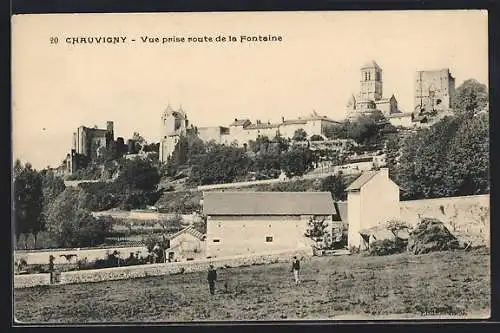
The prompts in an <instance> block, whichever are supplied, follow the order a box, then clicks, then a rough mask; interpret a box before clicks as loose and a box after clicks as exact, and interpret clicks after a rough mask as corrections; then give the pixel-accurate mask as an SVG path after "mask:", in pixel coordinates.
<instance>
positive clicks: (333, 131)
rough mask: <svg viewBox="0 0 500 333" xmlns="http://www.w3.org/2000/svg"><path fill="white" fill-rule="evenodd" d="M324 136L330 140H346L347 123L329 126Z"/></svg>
mask: <svg viewBox="0 0 500 333" xmlns="http://www.w3.org/2000/svg"><path fill="white" fill-rule="evenodd" d="M324 134H325V136H326V137H327V138H328V139H337V138H340V139H341V138H346V133H345V122H343V123H340V124H333V125H327V126H326V127H325V129H324Z"/></svg>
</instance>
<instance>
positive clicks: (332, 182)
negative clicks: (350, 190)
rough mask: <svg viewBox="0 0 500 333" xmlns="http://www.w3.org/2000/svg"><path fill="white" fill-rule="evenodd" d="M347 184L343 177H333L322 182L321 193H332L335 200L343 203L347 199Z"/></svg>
mask: <svg viewBox="0 0 500 333" xmlns="http://www.w3.org/2000/svg"><path fill="white" fill-rule="evenodd" d="M346 188H347V187H346V184H345V182H344V178H343V177H342V176H341V175H331V176H328V177H326V178H323V179H322V180H321V191H325V192H330V193H331V194H332V197H333V200H336V201H343V200H346V199H347V194H346V192H345V190H346Z"/></svg>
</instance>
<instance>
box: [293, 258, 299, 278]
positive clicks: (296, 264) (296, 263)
mask: <svg viewBox="0 0 500 333" xmlns="http://www.w3.org/2000/svg"><path fill="white" fill-rule="evenodd" d="M299 271H300V261H299V259H297V257H293V263H292V272H293V276H294V278H295V284H299V283H300V279H299Z"/></svg>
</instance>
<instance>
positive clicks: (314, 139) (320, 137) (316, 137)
mask: <svg viewBox="0 0 500 333" xmlns="http://www.w3.org/2000/svg"><path fill="white" fill-rule="evenodd" d="M324 140H325V139H323V137H322V136H321V135H318V134H314V135H311V141H324Z"/></svg>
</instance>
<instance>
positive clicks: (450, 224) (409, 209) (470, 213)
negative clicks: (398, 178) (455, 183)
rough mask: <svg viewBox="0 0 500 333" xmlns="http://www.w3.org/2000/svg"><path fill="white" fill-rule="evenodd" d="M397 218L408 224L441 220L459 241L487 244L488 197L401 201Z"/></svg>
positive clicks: (475, 196)
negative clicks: (426, 219)
mask: <svg viewBox="0 0 500 333" xmlns="http://www.w3.org/2000/svg"><path fill="white" fill-rule="evenodd" d="M400 209H401V219H402V220H403V221H406V222H408V223H409V224H410V225H415V224H417V223H418V222H419V221H420V220H421V219H422V218H424V217H432V218H436V219H438V220H440V221H442V222H443V223H444V224H445V225H446V227H447V228H448V229H449V230H450V231H451V232H452V233H453V234H454V235H456V236H457V237H458V238H459V239H460V238H461V239H463V240H468V241H472V242H473V244H474V245H489V244H490V196H489V194H486V195H472V196H463V197H451V198H438V199H425V200H411V201H401V202H400Z"/></svg>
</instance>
